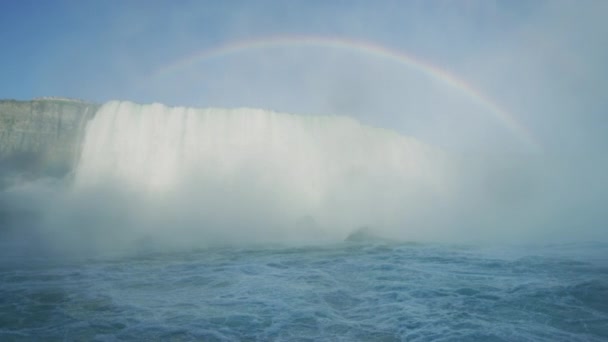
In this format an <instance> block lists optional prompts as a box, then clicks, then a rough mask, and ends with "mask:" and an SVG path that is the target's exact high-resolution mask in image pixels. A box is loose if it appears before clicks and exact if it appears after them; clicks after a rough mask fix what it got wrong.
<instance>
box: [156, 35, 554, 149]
mask: <svg viewBox="0 0 608 342" xmlns="http://www.w3.org/2000/svg"><path fill="white" fill-rule="evenodd" d="M272 47H315V48H331V49H340V50H345V51H352V52H357V53H364V54H367V55H369V56H372V57H375V58H381V59H384V60H387V61H390V62H393V63H397V64H401V65H403V66H405V67H407V68H410V69H412V70H415V71H418V72H421V73H423V74H426V75H427V76H429V77H431V78H432V79H434V80H437V81H439V82H441V83H443V84H445V85H446V86H449V87H451V88H453V89H456V90H457V91H459V92H460V93H461V94H463V95H464V96H467V97H468V98H469V99H470V100H471V101H472V102H473V103H475V104H477V105H479V106H481V107H482V108H485V109H487V111H488V113H490V114H491V115H493V116H494V117H495V119H496V120H498V121H499V122H500V123H501V124H502V125H503V126H505V127H506V128H507V129H508V130H510V131H511V132H512V133H513V134H514V135H516V136H517V137H518V138H519V139H520V140H521V141H523V142H524V143H525V144H526V145H527V146H528V147H530V148H531V149H533V150H534V151H542V147H541V145H540V143H539V142H538V141H537V140H536V139H535V138H534V137H533V136H532V134H530V132H529V131H528V130H527V129H526V127H524V126H523V125H521V124H520V123H519V122H518V121H517V120H516V119H515V117H514V116H513V115H512V114H511V113H509V112H508V111H507V110H505V109H503V108H501V107H500V106H499V105H497V104H496V103H495V102H494V101H492V99H490V98H488V97H487V96H486V95H484V94H483V93H482V92H480V91H479V90H477V89H476V88H475V87H473V86H472V85H470V84H468V83H467V82H466V81H464V80H462V79H460V78H458V77H456V75H454V74H452V73H450V72H448V71H446V70H443V69H441V68H439V67H438V66H435V65H433V64H430V63H428V62H425V61H423V60H421V59H419V58H416V57H415V56H412V55H409V54H406V53H404V52H402V51H399V50H395V49H390V48H387V47H384V46H381V45H377V44H375V43H372V42H368V41H362V40H353V39H345V38H331V37H317V36H275V37H263V38H258V39H252V40H245V41H236V42H230V43H227V44H223V45H219V46H216V47H214V48H210V49H204V50H202V51H197V52H196V53H194V54H191V55H189V56H186V57H184V58H180V59H177V60H175V61H173V62H171V63H169V64H167V65H165V66H163V67H161V68H159V69H157V70H156V71H155V72H153V73H152V74H151V78H152V80H154V79H157V78H161V77H164V76H166V75H169V74H173V73H176V72H179V71H182V70H184V69H187V68H188V67H191V66H193V65H195V64H198V63H202V62H207V61H210V60H212V59H218V58H222V57H225V56H228V55H232V54H237V53H242V52H246V51H251V50H256V49H264V48H272Z"/></svg>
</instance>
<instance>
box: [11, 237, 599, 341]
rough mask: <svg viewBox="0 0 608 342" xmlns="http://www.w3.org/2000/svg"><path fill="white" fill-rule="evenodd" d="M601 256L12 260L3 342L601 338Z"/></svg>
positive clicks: (360, 246)
mask: <svg viewBox="0 0 608 342" xmlns="http://www.w3.org/2000/svg"><path fill="white" fill-rule="evenodd" d="M607 256H608V246H607V245H600V244H595V245H559V246H558V245H556V246H544V247H538V246H536V247H532V246H529V247H528V248H506V247H503V248H492V249H481V248H473V247H463V246H446V245H420V244H389V243H381V242H345V243H341V244H335V245H331V246H322V247H319V246H317V247H299V248H279V247H275V248H262V247H258V248H249V249H243V248H222V249H208V250H198V251H188V252H180V253H165V254H161V253H155V254H147V255H139V256H132V257H127V258H114V257H105V258H102V257H97V258H92V259H87V260H79V261H75V260H64V261H62V262H60V261H49V260H29V261H24V260H23V259H19V260H11V262H14V263H16V264H12V265H9V264H5V265H4V266H3V267H2V269H1V271H0V283H1V284H2V287H1V289H0V298H1V299H0V339H1V340H3V341H10V340H68V341H70V340H83V341H84V340H95V341H115V340H147V341H151V340H163V341H167V340H171V341H194V340H197V341H256V340H257V341H269V340H278V341H307V340H308V341H313V340H314V341H318V340H324V341H402V340H407V341H602V340H605V339H608V300H607V298H608V258H607Z"/></svg>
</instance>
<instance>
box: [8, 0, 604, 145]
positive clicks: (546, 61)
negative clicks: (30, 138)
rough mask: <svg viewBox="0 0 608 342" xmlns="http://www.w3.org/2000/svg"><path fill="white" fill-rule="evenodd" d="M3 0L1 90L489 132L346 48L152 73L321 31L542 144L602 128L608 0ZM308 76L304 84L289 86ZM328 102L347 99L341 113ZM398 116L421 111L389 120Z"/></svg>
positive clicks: (433, 94) (457, 105)
mask: <svg viewBox="0 0 608 342" xmlns="http://www.w3.org/2000/svg"><path fill="white" fill-rule="evenodd" d="M0 6H1V7H2V10H1V11H0V44H1V45H2V46H3V49H2V53H0V98H16V99H29V98H33V97H38V96H65V97H72V98H81V99H86V100H91V101H96V102H104V101H108V100H111V99H122V100H132V101H136V102H142V103H149V102H155V101H159V102H163V103H167V104H170V105H185V106H255V107H268V108H270V109H277V110H283V111H292V112H313V113H316V112H318V113H328V112H332V111H333V112H336V114H346V115H353V116H355V117H357V118H359V119H361V120H363V121H365V122H369V123H371V124H375V125H380V126H391V127H393V128H396V129H398V130H401V131H405V132H406V133H410V131H408V128H412V127H416V129H418V128H419V127H431V126H432V125H431V124H429V122H439V123H442V122H445V123H446V124H445V125H444V126H445V127H444V128H445V130H447V129H448V128H451V127H453V126H454V125H456V124H458V123H457V122H456V121H455V120H456V119H453V118H454V117H457V118H458V121H459V122H460V121H461V122H463V125H465V124H466V125H468V126H470V125H471V123H472V122H476V123H478V124H479V126H480V129H479V131H480V132H481V131H488V132H490V131H491V132H494V131H492V130H486V129H485V128H486V127H485V124H483V125H482V124H481V122H483V120H485V119H480V118H484V117H485V116H484V114H483V113H481V114H479V115H477V116H475V115H469V116H468V117H467V116H466V115H468V114H466V115H465V114H462V115H461V114H458V115H453V116H451V117H447V116H445V115H443V114H442V115H443V116H442V115H439V116H437V115H436V113H438V112H445V111H446V110H447V109H449V110H450V111H454V112H462V113H465V112H466V113H469V112H474V111H475V109H474V108H472V107H471V106H469V105H467V104H466V103H465V102H466V101H465V100H462V101H460V100H458V99H455V100H454V101H453V102H450V101H448V100H445V99H447V98H449V96H450V91H449V89H442V88H441V86H439V87H435V86H434V85H426V84H424V80H421V79H416V78H415V76H413V75H409V74H408V73H407V72H408V71H407V70H402V69H399V68H400V67H396V66H395V67H393V66H386V65H380V66H379V64H381V63H382V62H381V61H377V60H373V59H370V58H368V57H365V56H356V55H353V56H349V55H340V56H338V60H339V62H338V63H336V62H335V61H333V62H332V63H334V64H331V63H330V62H329V61H326V60H322V59H321V58H320V57H319V56H322V55H323V51H305V53H306V54H307V55H306V58H299V59H297V60H295V59H294V60H289V61H286V60H280V59H279V58H277V57H276V56H274V55H273V54H272V53H273V51H267V53H266V54H264V52H263V51H262V52H260V51H258V52H252V53H242V54H239V55H236V56H231V57H230V58H226V59H225V60H221V61H216V62H214V63H211V64H204V63H203V64H201V65H194V66H192V67H190V68H189V69H188V70H182V72H181V73H179V74H176V75H171V77H169V78H167V79H163V80H160V81H159V80H150V78H149V75H150V74H152V73H154V72H155V71H156V70H158V69H159V68H161V67H163V66H165V65H167V64H169V63H172V62H173V61H175V60H178V59H180V58H183V57H184V56H188V55H190V54H192V53H194V52H196V51H201V50H204V49H209V48H212V47H214V46H219V45H221V44H224V43H227V42H232V41H243V40H248V39H255V38H259V37H265V36H273V35H316V36H324V37H343V38H351V39H359V40H365V41H370V42H373V43H374V44H377V45H383V46H386V47H389V48H392V49H396V50H399V51H403V52H407V53H408V54H411V55H413V56H416V57H417V58H419V59H421V60H424V61H426V62H428V63H430V64H433V65H436V66H438V67H440V68H442V69H444V70H447V71H449V72H451V73H453V74H454V75H456V76H457V77H458V78H459V79H462V80H464V81H466V82H468V83H469V84H471V85H472V86H473V87H475V88H476V89H478V90H480V92H482V93H483V94H485V95H486V96H488V97H489V98H492V99H493V100H494V101H495V102H496V103H498V104H500V106H501V107H504V108H506V109H508V111H509V112H511V113H513V116H514V117H516V118H517V120H518V121H520V122H521V123H522V125H524V126H526V127H528V128H530V130H531V131H533V132H534V134H535V135H537V136H538V137H539V139H541V140H543V141H544V142H545V144H548V145H551V144H555V143H557V142H558V141H563V139H564V136H565V135H566V134H568V135H569V136H570V137H576V139H573V140H575V141H577V142H578V141H585V142H589V141H594V142H595V143H597V142H603V138H602V136H603V135H604V134H603V132H604V131H605V129H608V127H607V124H606V121H607V119H605V115H606V110H607V108H608V103H607V102H608V100H606V96H605V94H606V93H608V81H606V80H608V71H607V67H606V66H605V65H606V64H605V61H606V60H608V48H606V47H607V46H608V25H607V24H605V23H604V21H605V18H604V14H605V13H608V5H607V2H605V1H599V0H598V1H591V0H590V1H576V2H575V1H565V0H564V1H506V0H505V1H490V0H469V1H447V0H436V1H422V0H416V1H414V0H412V1H388V0H386V1H346V0H335V1H317V0H313V1H187V0H183V1H139V0H138V1H118V0H109V1H77V0H73V1H41V0H38V1H33V0H5V1H3V2H2V4H1V5H0ZM298 53H299V52H298ZM308 54H310V55H308ZM307 60H309V61H311V62H310V63H307V62H306V61H307ZM260 61H262V62H260ZM267 64H270V65H277V68H276V70H277V72H276V73H273V72H269V71H268V70H267V69H264V65H267ZM362 66H363V67H364V68H362ZM368 66H369V68H368ZM383 68H384V69H383ZM385 68H389V69H390V68H393V69H394V70H393V69H391V70H390V71H389V72H387V70H385ZM362 69H366V70H367V69H369V70H371V71H369V72H367V73H365V72H361V70H362ZM260 70H265V71H264V72H265V74H264V75H261V74H260V73H261V71H260ZM381 73H382V74H383V75H384V74H386V75H391V77H393V76H394V75H400V76H399V77H401V78H400V79H398V80H397V79H396V77H397V76H394V78H391V79H390V80H387V78H386V77H384V76H383V77H380V76H378V75H379V74H381ZM245 76H246V77H245ZM303 78H306V79H307V80H309V82H308V83H307V84H306V85H302V84H300V83H297V82H295V81H294V80H295V79H303ZM310 80H314V81H315V82H312V81H310ZM328 84H329V85H331V86H332V87H333V88H332V89H329V91H328V90H327V87H326V85H328ZM387 84H388V86H387ZM433 87H435V88H433ZM389 88H390V89H389ZM436 88H437V89H436ZM336 89H337V90H336ZM384 89H389V90H391V91H394V90H395V89H398V90H399V91H401V89H403V91H401V93H402V94H404V95H403V96H394V97H389V96H388V95H387V94H389V93H390V91H384ZM394 92H395V93H398V91H394ZM328 93H329V94H330V95H327V94H328ZM334 93H335V94H334ZM293 94H298V95H299V97H300V98H299V99H296V96H293ZM361 97H364V99H363V100H362V99H361ZM335 98H339V101H338V102H340V101H341V103H344V102H345V101H346V102H348V101H351V100H352V101H353V103H351V104H349V105H345V106H344V108H342V107H340V106H336V105H335V101H336V100H335ZM438 98H440V99H442V100H445V101H437V100H436V99H438ZM355 100H356V101H355ZM331 101H334V102H332V103H333V104H331V105H327V103H329V102H331ZM459 101H460V102H459ZM440 102H445V105H444V107H440V106H439V105H438V103H440ZM461 102H462V103H461ZM461 105H462V106H461ZM437 106H439V107H437ZM479 110H480V111H483V109H479ZM349 111H353V112H349ZM370 111H375V113H374V115H371V114H364V113H369V112H370ZM403 111H408V113H416V114H415V115H401V114H399V119H398V120H397V119H395V117H397V114H396V113H401V112H403ZM451 118H452V119H451ZM453 121H454V122H453ZM488 125H490V126H491V123H488ZM432 127H433V130H434V131H436V132H441V129H436V126H432ZM419 131H423V129H422V128H420V129H419ZM496 132H498V133H500V129H498V128H497V129H496ZM442 134H443V133H442ZM480 134H481V133H480ZM500 134H503V135H505V134H504V132H502V133H500ZM500 134H498V135H500ZM491 135H492V136H494V134H493V133H492V134H491ZM431 139H432V137H431ZM505 139H508V137H506V138H505ZM575 145H576V144H573V145H572V147H571V148H572V149H575V148H576V147H575ZM568 146H570V145H567V146H566V148H568Z"/></svg>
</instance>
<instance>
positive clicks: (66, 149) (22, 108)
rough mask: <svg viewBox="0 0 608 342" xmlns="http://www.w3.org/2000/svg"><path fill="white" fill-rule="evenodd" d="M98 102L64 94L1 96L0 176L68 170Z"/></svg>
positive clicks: (55, 172)
mask: <svg viewBox="0 0 608 342" xmlns="http://www.w3.org/2000/svg"><path fill="white" fill-rule="evenodd" d="M98 108H99V105H97V104H92V103H88V102H85V101H80V100H72V99H65V98H39V99H34V100H31V101H17V100H0V176H3V177H2V178H4V177H6V176H10V175H20V176H24V177H41V176H54V177H61V176H63V175H65V174H67V173H68V172H69V171H70V170H71V169H72V167H73V166H74V163H75V162H76V161H77V158H78V155H79V153H80V143H81V141H82V138H83V136H84V131H85V128H86V124H87V122H88V121H89V120H90V119H91V118H92V117H93V116H94V115H95V112H96V111H97V109H98Z"/></svg>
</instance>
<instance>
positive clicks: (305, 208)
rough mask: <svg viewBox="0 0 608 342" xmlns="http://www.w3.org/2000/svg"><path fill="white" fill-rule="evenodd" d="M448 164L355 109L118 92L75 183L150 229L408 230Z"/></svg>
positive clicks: (265, 237)
mask: <svg viewBox="0 0 608 342" xmlns="http://www.w3.org/2000/svg"><path fill="white" fill-rule="evenodd" d="M443 163H444V156H443V154H442V153H441V152H440V151H438V150H436V149H434V148H431V147H430V146H427V145H425V144H423V143H421V142H419V141H417V140H416V139H413V138H409V137H405V136H402V135H399V134H397V133H395V132H392V131H389V130H385V129H379V128H372V127H367V126H364V125H362V124H360V123H359V122H357V121H355V120H353V119H350V118H347V117H339V116H325V117H324V116H303V115H292V114H282V113H276V112H271V111H264V110H257V109H192V108H181V107H179V108H170V107H166V106H163V105H160V104H153V105H137V104H133V103H130V102H109V103H107V104H105V105H104V106H103V107H102V108H101V109H100V110H99V112H98V113H97V114H96V116H95V117H94V119H93V120H92V121H91V122H90V123H89V125H88V127H87V131H86V136H85V140H84V144H83V148H82V156H81V160H80V162H79V165H78V166H77V169H76V173H75V180H74V183H75V193H77V194H82V193H89V194H91V193H100V192H102V191H105V192H106V193H111V194H112V195H111V196H109V197H106V200H105V202H104V203H100V204H98V205H100V206H103V207H112V206H115V207H114V209H111V210H109V211H106V212H104V213H103V214H102V215H100V216H99V217H104V218H106V219H107V218H108V216H111V217H112V218H113V220H114V221H112V222H111V223H107V222H106V225H117V224H127V225H130V226H136V227H137V230H138V231H144V232H146V233H150V232H151V231H153V230H165V231H166V230H168V227H170V228H171V230H174V231H175V230H180V229H185V228H184V227H188V232H189V233H190V238H191V239H194V238H195V236H196V238H200V239H203V240H207V241H208V240H213V239H223V240H232V239H235V237H236V238H238V239H241V240H242V239H245V240H246V241H247V240H249V239H255V240H257V241H276V240H278V241H283V240H301V239H303V238H306V239H311V238H312V239H319V238H321V239H344V238H345V237H346V236H348V234H349V233H350V232H352V231H353V230H355V229H357V228H359V227H362V226H369V227H372V228H373V229H376V230H378V231H381V232H383V233H387V232H391V233H392V234H393V235H394V233H396V232H398V233H399V236H401V237H404V238H410V237H415V236H413V235H412V236H408V234H410V233H411V234H415V232H414V230H411V231H408V230H407V229H408V224H410V223H412V222H414V221H415V220H416V219H417V218H418V219H419V216H420V215H422V214H421V213H424V212H425V208H427V207H428V204H429V202H430V201H436V200H437V199H439V198H441V197H442V196H443V195H445V192H446V188H447V187H448V185H447V180H446V177H445V175H444V174H443V173H444V169H445V168H444V167H443ZM118 193H120V195H117V194H118ZM97 197H99V196H97ZM117 222H120V223H117ZM151 226H154V227H155V228H154V229H152V228H150V227H151ZM161 226H164V227H161ZM404 230H405V231H404Z"/></svg>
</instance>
